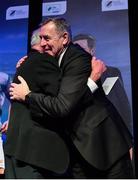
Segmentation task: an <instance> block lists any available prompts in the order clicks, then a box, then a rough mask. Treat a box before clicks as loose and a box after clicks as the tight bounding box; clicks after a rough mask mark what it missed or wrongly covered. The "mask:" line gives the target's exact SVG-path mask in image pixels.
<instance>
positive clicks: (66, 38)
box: [63, 32, 69, 45]
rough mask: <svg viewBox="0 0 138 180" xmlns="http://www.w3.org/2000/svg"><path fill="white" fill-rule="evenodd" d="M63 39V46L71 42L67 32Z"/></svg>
mask: <svg viewBox="0 0 138 180" xmlns="http://www.w3.org/2000/svg"><path fill="white" fill-rule="evenodd" d="M63 38H64V40H63V45H66V44H67V43H68V41H69V35H68V33H67V32H65V33H64V34H63Z"/></svg>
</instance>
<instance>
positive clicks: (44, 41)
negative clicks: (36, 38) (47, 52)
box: [40, 38, 47, 46]
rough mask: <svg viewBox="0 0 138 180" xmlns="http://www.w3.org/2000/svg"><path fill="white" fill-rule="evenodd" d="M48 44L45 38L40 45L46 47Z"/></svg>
mask: <svg viewBox="0 0 138 180" xmlns="http://www.w3.org/2000/svg"><path fill="white" fill-rule="evenodd" d="M46 44H47V42H46V40H45V39H44V38H42V39H41V42H40V45H41V46H46Z"/></svg>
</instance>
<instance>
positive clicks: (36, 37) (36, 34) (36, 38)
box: [31, 29, 41, 46]
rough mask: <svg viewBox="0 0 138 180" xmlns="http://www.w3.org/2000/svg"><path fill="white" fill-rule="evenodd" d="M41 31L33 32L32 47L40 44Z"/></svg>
mask: <svg viewBox="0 0 138 180" xmlns="http://www.w3.org/2000/svg"><path fill="white" fill-rule="evenodd" d="M39 32H40V29H36V30H35V31H33V33H32V36H31V46H34V45H35V44H39V43H40V41H41V39H40V36H39Z"/></svg>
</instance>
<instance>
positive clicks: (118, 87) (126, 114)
mask: <svg viewBox="0 0 138 180" xmlns="http://www.w3.org/2000/svg"><path fill="white" fill-rule="evenodd" d="M107 77H119V78H118V80H117V81H116V83H115V85H114V86H113V88H112V89H111V91H110V93H109V94H108V95H107V98H108V99H109V100H110V101H111V102H112V104H113V105H114V106H115V107H116V109H117V110H118V112H119V113H120V115H121V117H122V119H123V120H124V123H125V124H126V126H127V127H128V129H129V131H130V132H131V133H132V132H133V130H132V129H133V128H132V115H131V107H130V103H129V100H128V97H127V94H126V92H125V88H124V84H123V79H122V76H121V72H120V71H119V69H118V68H115V67H111V66H108V67H107V70H106V71H105V72H104V73H103V75H102V77H101V82H102V83H103V82H104V81H105V79H106V78H107Z"/></svg>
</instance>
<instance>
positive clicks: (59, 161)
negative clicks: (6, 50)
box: [5, 51, 69, 173]
mask: <svg viewBox="0 0 138 180" xmlns="http://www.w3.org/2000/svg"><path fill="white" fill-rule="evenodd" d="M60 73H61V71H60V69H59V67H58V63H57V61H55V59H54V58H53V57H51V56H49V55H47V54H40V53H38V52H35V51H34V52H31V53H30V54H29V55H28V59H27V60H26V61H25V62H24V63H23V64H22V66H21V67H20V68H18V69H17V72H16V74H15V77H14V81H13V82H16V83H18V79H17V76H18V75H21V76H22V77H23V78H24V79H25V80H26V81H27V83H28V85H29V87H30V88H31V89H32V90H33V91H34V92H37V93H40V92H41V93H44V94H45V95H48V96H49V95H50V96H55V95H56V94H57V92H58V87H59V83H60V82H59V81H60ZM54 121H55V119H54V118H50V117H49V116H48V115H46V116H45V119H42V118H41V116H33V117H32V116H31V114H30V111H29V107H28V105H26V104H24V103H20V102H17V101H13V102H12V105H11V112H10V121H9V127H8V132H7V141H6V144H5V154H7V155H10V156H14V157H15V159H18V160H21V161H24V162H26V163H29V164H32V165H35V166H38V167H42V168H45V169H49V170H51V171H55V172H58V173H63V172H64V171H66V169H67V167H68V163H69V155H68V150H67V147H66V144H65V143H64V140H63V139H62V137H61V136H60V134H61V132H60V131H62V124H60V123H59V122H58V124H57V122H56V121H55V122H54ZM53 122H54V124H52V123H53ZM61 157H63V158H61Z"/></svg>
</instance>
